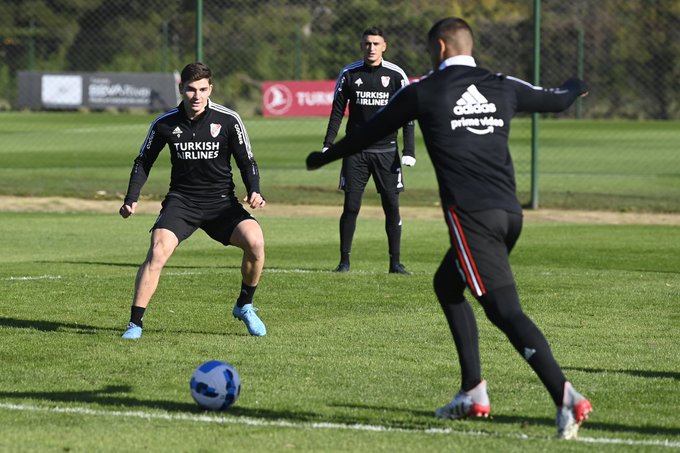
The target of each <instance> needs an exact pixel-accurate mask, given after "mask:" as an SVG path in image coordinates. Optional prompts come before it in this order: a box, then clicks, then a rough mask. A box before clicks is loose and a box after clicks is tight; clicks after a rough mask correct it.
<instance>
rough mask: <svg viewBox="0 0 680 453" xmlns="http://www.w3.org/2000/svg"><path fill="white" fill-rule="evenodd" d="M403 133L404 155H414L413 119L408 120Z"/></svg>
mask: <svg viewBox="0 0 680 453" xmlns="http://www.w3.org/2000/svg"><path fill="white" fill-rule="evenodd" d="M403 134H404V151H403V152H402V154H403V155H404V156H411V157H416V145H415V128H414V124H413V121H409V122H408V123H407V124H406V126H404V129H403Z"/></svg>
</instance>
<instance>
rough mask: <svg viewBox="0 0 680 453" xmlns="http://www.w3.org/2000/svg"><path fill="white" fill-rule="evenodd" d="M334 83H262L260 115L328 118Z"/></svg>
mask: <svg viewBox="0 0 680 453" xmlns="http://www.w3.org/2000/svg"><path fill="white" fill-rule="evenodd" d="M334 90H335V81H334V80H309V81H300V80H279V81H270V82H263V83H262V113H263V115H264V116H270V117H272V116H328V115H330V113H331V106H332V105H333V91H334Z"/></svg>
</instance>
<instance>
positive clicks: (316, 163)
mask: <svg viewBox="0 0 680 453" xmlns="http://www.w3.org/2000/svg"><path fill="white" fill-rule="evenodd" d="M322 157H323V153H322V152H320V151H312V152H311V153H309V155H308V156H307V160H306V163H307V170H316V169H317V168H320V167H321V166H322V165H323V164H324V162H323V159H322Z"/></svg>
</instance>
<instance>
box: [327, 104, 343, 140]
mask: <svg viewBox="0 0 680 453" xmlns="http://www.w3.org/2000/svg"><path fill="white" fill-rule="evenodd" d="M344 113H345V108H344V106H342V107H337V106H335V105H334V106H333V110H332V112H331V116H330V118H329V119H328V127H327V128H326V136H325V137H324V139H323V146H331V145H332V144H333V142H334V141H335V138H336V137H337V136H338V131H339V130H340V125H341V124H342V117H343V115H344Z"/></svg>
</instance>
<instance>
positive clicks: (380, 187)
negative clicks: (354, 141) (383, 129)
mask: <svg viewBox="0 0 680 453" xmlns="http://www.w3.org/2000/svg"><path fill="white" fill-rule="evenodd" d="M371 175H373V181H374V182H375V188H376V190H377V191H378V193H384V192H386V193H396V192H403V191H404V181H403V179H402V174H401V164H400V163H399V153H397V152H396V150H395V151H394V152H392V151H389V152H384V153H373V152H366V151H361V152H358V153H356V154H352V155H350V156H347V157H345V158H344V159H343V160H342V171H341V172H340V186H339V187H338V189H340V190H344V191H345V192H363V191H364V189H365V188H366V184H367V183H368V178H369V177H370V176H371Z"/></svg>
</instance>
